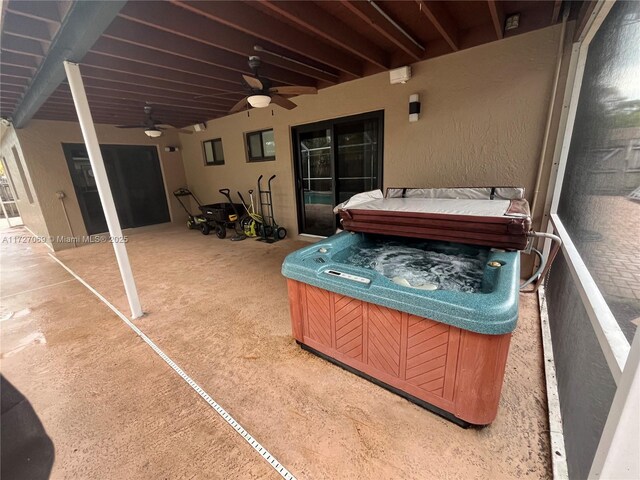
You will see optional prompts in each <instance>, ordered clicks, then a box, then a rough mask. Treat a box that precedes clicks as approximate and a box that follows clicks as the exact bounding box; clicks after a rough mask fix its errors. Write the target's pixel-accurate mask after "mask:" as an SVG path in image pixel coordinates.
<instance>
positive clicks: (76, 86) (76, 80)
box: [64, 61, 142, 318]
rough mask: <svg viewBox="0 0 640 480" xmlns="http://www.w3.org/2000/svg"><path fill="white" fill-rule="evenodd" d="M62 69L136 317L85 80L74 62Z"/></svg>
mask: <svg viewBox="0 0 640 480" xmlns="http://www.w3.org/2000/svg"><path fill="white" fill-rule="evenodd" d="M64 70H65V72H66V73H67V80H68V81H69V89H70V90H71V95H72V97H73V103H74V104H75V107H76V113H77V114H78V121H79V122H80V129H81V130H82V136H83V138H84V143H85V145H86V147H87V152H88V153H89V161H90V162H91V169H92V170H93V175H94V178H95V181H96V186H97V188H98V195H99V196H100V203H102V209H103V210H104V217H105V219H106V220H107V226H108V227H109V235H110V237H111V241H112V243H113V249H114V250H115V253H116V259H117V261H118V267H119V268H120V275H122V282H123V283H124V289H125V292H126V293H127V299H128V300H129V308H130V309H131V318H138V317H141V316H142V308H141V307H140V299H139V298H138V291H137V290H136V284H135V281H134V279H133V272H132V271H131V264H130V263H129V256H128V255H127V248H126V246H125V243H124V237H123V235H122V229H121V228H120V221H119V220H118V213H117V211H116V205H115V203H114V202H113V195H112V194H111V188H110V187H109V179H108V177H107V170H106V169H105V167H104V160H103V159H102V153H101V152H100V144H99V143H98V136H97V135H96V129H95V126H94V125H93V118H92V117H91V111H90V110H89V102H88V100H87V94H86V92H85V90H84V83H83V82H82V75H81V74H80V68H79V66H78V64H76V63H71V62H69V61H65V62H64Z"/></svg>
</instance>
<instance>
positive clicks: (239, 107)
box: [229, 98, 248, 113]
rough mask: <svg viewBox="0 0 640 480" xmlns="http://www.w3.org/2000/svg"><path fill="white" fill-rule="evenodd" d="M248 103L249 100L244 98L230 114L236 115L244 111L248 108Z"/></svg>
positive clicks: (232, 108)
mask: <svg viewBox="0 0 640 480" xmlns="http://www.w3.org/2000/svg"><path fill="white" fill-rule="evenodd" d="M247 103H248V102H247V99H246V98H243V99H242V100H240V101H239V102H238V103H236V104H235V105H234V106H233V107H231V110H229V113H236V112H239V111H240V110H244V108H245V107H246V106H247Z"/></svg>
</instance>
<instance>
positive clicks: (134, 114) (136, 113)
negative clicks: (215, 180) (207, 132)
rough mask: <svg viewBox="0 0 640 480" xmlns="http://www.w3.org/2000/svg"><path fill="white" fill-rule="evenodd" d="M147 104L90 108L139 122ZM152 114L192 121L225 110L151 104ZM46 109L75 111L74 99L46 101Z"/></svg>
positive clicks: (93, 113) (158, 116) (100, 112)
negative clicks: (188, 108)
mask: <svg viewBox="0 0 640 480" xmlns="http://www.w3.org/2000/svg"><path fill="white" fill-rule="evenodd" d="M145 106H146V104H129V105H128V106H126V107H122V108H118V109H114V108H112V107H111V108H110V107H109V106H106V105H104V104H102V105H100V104H96V103H95V102H89V108H90V110H91V114H92V115H102V116H106V115H109V116H113V117H116V118H117V117H127V116H128V117H131V118H137V119H138V121H139V122H142V121H143V120H144V118H145V113H144V107H145ZM151 107H152V115H153V117H154V118H155V119H156V120H160V122H161V123H165V122H166V120H167V118H172V119H180V120H185V121H191V120H195V119H202V118H205V117H207V116H209V115H220V114H222V113H224V112H221V111H218V110H211V111H208V112H207V111H202V110H198V111H193V110H183V109H178V108H167V107H162V106H160V105H151ZM42 109H43V110H44V111H48V112H53V111H56V112H71V113H75V111H76V110H75V105H74V104H73V101H72V102H71V103H68V104H63V103H46V104H45V105H43V106H42Z"/></svg>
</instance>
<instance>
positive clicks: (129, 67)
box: [0, 0, 588, 127]
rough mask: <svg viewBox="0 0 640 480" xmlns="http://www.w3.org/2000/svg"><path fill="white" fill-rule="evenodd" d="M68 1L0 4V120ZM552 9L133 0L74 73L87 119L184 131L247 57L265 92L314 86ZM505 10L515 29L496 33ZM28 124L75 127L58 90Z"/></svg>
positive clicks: (217, 100)
mask: <svg viewBox="0 0 640 480" xmlns="http://www.w3.org/2000/svg"><path fill="white" fill-rule="evenodd" d="M586 3H588V2H586ZM70 4H71V2H69V1H28V0H9V1H8V2H6V1H5V2H4V8H5V11H4V12H3V25H2V37H1V39H0V40H1V55H0V116H2V117H3V118H8V119H11V116H12V114H13V113H14V112H15V111H16V109H17V108H18V107H19V105H20V101H21V99H22V98H23V96H24V94H25V92H26V91H27V89H28V88H29V84H30V81H31V80H32V78H33V76H34V74H35V72H36V71H37V69H38V66H39V65H40V64H41V62H42V60H43V58H44V57H45V56H46V55H47V51H48V49H49V46H50V45H51V43H52V42H54V41H55V37H56V34H57V33H58V31H59V29H60V26H61V24H62V23H63V19H64V17H65V15H66V12H68V11H69V6H70ZM571 4H572V10H574V11H576V12H578V10H580V3H579V2H571ZM560 7H561V2H560V0H553V1H499V0H495V1H494V0H489V1H440V2H438V1H423V0H419V1H415V0H410V1H409V0H408V1H390V0H376V1H375V2H373V1H347V0H345V1H317V2H310V1H272V0H263V1H253V2H239V1H230V2H222V1H216V2H204V1H182V0H171V1H155V2H137V1H130V2H129V3H127V4H126V5H125V6H124V8H123V9H122V10H121V11H120V13H119V15H118V17H117V18H116V19H115V20H114V21H113V22H112V23H111V25H110V26H109V27H108V28H107V29H106V30H105V31H104V32H103V34H102V36H101V37H100V38H99V39H98V41H97V42H96V43H95V44H94V45H93V47H92V48H91V49H90V51H89V52H88V53H87V54H86V56H85V57H84V59H83V61H82V67H81V70H82V74H83V78H84V80H85V86H86V90H87V94H88V97H89V103H90V106H91V109H92V112H93V115H94V120H95V121H96V122H98V123H108V124H121V123H139V122H141V121H142V120H143V117H144V114H143V107H144V105H145V104H146V103H149V104H152V105H153V109H154V117H157V118H158V119H160V120H161V121H162V122H164V123H169V124H172V125H175V126H176V127H183V126H186V125H192V124H194V123H199V122H202V121H205V120H208V119H213V118H218V117H221V116H224V115H226V114H227V112H228V110H229V109H230V108H231V106H232V105H233V104H234V103H236V102H237V101H238V100H240V99H241V98H242V97H243V96H244V94H245V90H244V86H243V83H242V79H241V74H242V73H250V70H249V67H248V65H247V58H248V56H249V55H255V54H258V55H259V56H260V57H261V58H262V61H263V66H262V68H261V70H260V73H261V75H263V76H266V77H268V78H269V79H271V81H272V82H273V84H274V85H308V86H316V87H318V88H323V87H327V86H330V85H334V84H336V83H340V82H345V81H350V80H354V79H357V78H361V77H363V76H366V75H371V74H374V73H378V72H381V71H384V70H388V69H391V68H396V67H399V66H402V65H407V64H411V63H415V62H416V61H419V60H423V59H427V58H432V57H436V56H439V55H445V54H448V53H452V52H455V51H458V50H463V49H466V48H470V47H473V46H476V45H480V44H483V43H487V42H491V41H495V40H498V39H501V38H503V37H508V36H512V35H517V34H520V33H524V32H528V31H531V30H535V29H538V28H543V27H546V26H549V25H552V24H554V23H556V22H558V21H559V16H560ZM514 13H519V14H520V27H519V28H518V29H516V30H510V31H506V32H505V31H504V28H503V27H504V21H505V18H506V17H508V16H509V15H511V14H514ZM576 15H577V14H576ZM256 46H258V47H259V48H260V47H261V48H262V49H263V51H261V52H256V50H255V47H256ZM274 108H279V107H274ZM34 118H39V119H49V120H72V121H75V120H76V115H75V111H74V108H73V104H72V100H71V94H70V92H69V88H68V86H67V85H66V84H65V83H63V84H62V85H60V86H59V87H58V88H57V90H56V91H55V92H54V93H53V94H52V95H51V96H50V97H49V98H48V100H47V101H46V102H45V103H44V104H43V106H42V107H41V108H40V109H39V111H38V112H37V114H36V115H35V117H34Z"/></svg>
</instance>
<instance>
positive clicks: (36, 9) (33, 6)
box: [7, 0, 62, 25]
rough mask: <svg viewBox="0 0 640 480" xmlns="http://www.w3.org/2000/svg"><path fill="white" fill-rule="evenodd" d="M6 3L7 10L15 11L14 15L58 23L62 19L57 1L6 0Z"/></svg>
mask: <svg viewBox="0 0 640 480" xmlns="http://www.w3.org/2000/svg"><path fill="white" fill-rule="evenodd" d="M7 3H8V5H7V12H11V13H15V14H16V15H22V16H24V17H28V18H32V19H34V20H40V21H43V22H49V23H53V24H58V25H59V24H60V22H61V21H62V19H61V18H60V12H59V11H58V5H57V3H58V2H54V1H50V0H49V1H42V0H29V1H27V2H25V1H16V0H12V1H7Z"/></svg>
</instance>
